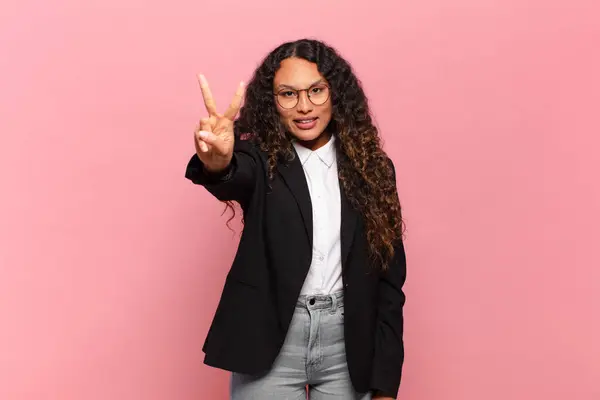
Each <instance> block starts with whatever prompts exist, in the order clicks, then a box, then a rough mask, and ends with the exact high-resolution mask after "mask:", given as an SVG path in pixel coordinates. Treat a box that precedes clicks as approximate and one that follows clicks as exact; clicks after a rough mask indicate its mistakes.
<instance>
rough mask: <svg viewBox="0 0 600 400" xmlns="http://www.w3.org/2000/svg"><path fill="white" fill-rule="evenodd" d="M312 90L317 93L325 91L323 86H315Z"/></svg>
mask: <svg viewBox="0 0 600 400" xmlns="http://www.w3.org/2000/svg"><path fill="white" fill-rule="evenodd" d="M310 91H311V93H315V94H317V93H321V92H322V91H323V88H322V87H321V86H315V87H314V88H312V89H311V90H310Z"/></svg>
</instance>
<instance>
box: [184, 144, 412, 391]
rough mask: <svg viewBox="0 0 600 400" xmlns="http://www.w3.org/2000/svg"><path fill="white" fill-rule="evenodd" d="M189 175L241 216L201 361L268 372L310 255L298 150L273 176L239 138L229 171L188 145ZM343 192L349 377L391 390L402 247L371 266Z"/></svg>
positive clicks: (400, 358) (398, 365)
mask: <svg viewBox="0 0 600 400" xmlns="http://www.w3.org/2000/svg"><path fill="white" fill-rule="evenodd" d="M390 163H391V161H390ZM392 166H393V164H392ZM185 176H186V178H187V179H189V180H191V181H192V182H193V183H195V184H198V185H202V186H204V187H205V188H206V189H207V190H208V191H209V192H210V193H212V194H213V195H214V196H215V197H216V198H217V199H219V200H222V201H224V200H234V201H237V202H238V203H239V204H240V205H241V208H242V210H243V216H244V230H243V232H242V236H241V238H240V243H239V247H238V250H237V254H236V256H235V259H234V261H233V265H232V266H231V269H230V271H229V273H228V275H227V278H226V280H225V285H224V288H223V292H222V295H221V299H220V302H219V305H218V307H217V310H216V313H215V315H214V319H213V322H212V324H211V327H210V329H209V331H208V335H207V337H206V341H205V343H204V346H203V351H204V353H205V359H204V363H205V364H207V365H210V366H213V367H217V368H221V369H225V370H229V371H235V372H241V373H247V374H259V373H264V372H267V371H268V370H269V369H270V367H271V365H272V363H273V361H274V359H275V357H276V356H277V355H278V353H279V349H280V348H281V346H282V344H283V341H284V339H285V336H286V332H287V329H288V326H289V324H290V321H291V319H292V314H293V312H294V307H295V305H296V300H297V298H298V296H299V294H300V290H301V288H302V285H303V283H304V279H305V277H306V274H307V272H308V269H309V267H310V264H311V258H312V229H313V228H312V210H311V201H310V195H309V191H308V186H307V183H306V178H305V176H304V172H303V170H302V166H301V164H300V161H299V160H298V157H297V156H296V158H295V159H294V160H293V161H292V162H291V163H290V164H289V165H287V166H285V165H280V166H278V167H277V174H276V175H275V177H274V179H273V180H272V181H271V182H269V179H268V176H267V159H266V154H265V153H264V152H262V151H261V150H260V149H259V148H258V147H257V146H255V145H253V144H251V142H249V141H246V140H240V139H239V138H238V139H237V140H236V143H235V147H234V155H233V159H232V162H231V164H230V168H229V169H228V171H227V173H226V174H224V175H221V176H219V177H215V176H210V175H207V174H206V173H205V172H204V170H203V165H202V162H201V161H200V159H199V158H198V156H197V155H195V154H194V156H193V157H192V158H191V160H190V161H189V163H188V166H187V170H186V173H185ZM269 183H270V184H271V188H269ZM340 187H341V185H340ZM341 192H342V193H341V201H342V203H341V209H342V218H341V248H342V270H343V281H344V293H345V294H344V304H345V306H344V308H345V313H344V332H345V343H346V356H347V363H348V368H349V371H350V378H351V380H352V383H353V385H354V388H355V389H356V390H357V391H359V392H367V391H370V390H373V391H377V392H379V393H380V394H384V395H387V396H391V397H394V398H395V397H396V395H397V392H398V387H399V385H400V378H401V373H402V365H403V362H404V346H403V306H404V301H405V296H404V293H403V290H402V287H403V285H404V281H405V277H406V259H405V253H404V246H403V244H402V243H400V244H399V245H398V246H397V248H396V256H395V258H394V259H393V261H392V263H391V264H390V268H389V270H388V272H386V273H382V272H379V271H377V270H376V269H374V268H373V267H372V266H371V265H370V262H369V261H368V255H367V240H366V235H365V228H364V223H363V221H362V217H361V216H360V215H359V213H358V212H357V211H355V210H354V209H352V207H351V206H350V203H349V202H348V200H347V198H346V196H345V195H344V193H343V190H341Z"/></svg>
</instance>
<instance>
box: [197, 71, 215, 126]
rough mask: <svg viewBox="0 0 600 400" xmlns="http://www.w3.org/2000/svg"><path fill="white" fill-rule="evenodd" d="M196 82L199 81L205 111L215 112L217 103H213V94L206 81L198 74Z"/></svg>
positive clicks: (213, 113)
mask: <svg viewBox="0 0 600 400" xmlns="http://www.w3.org/2000/svg"><path fill="white" fill-rule="evenodd" d="M198 82H199V83H200V90H202V97H203V98H204V105H205V106H206V111H208V114H209V115H211V116H212V115H216V114H217V105H216V104H215V100H214V98H213V95H212V93H211V91H210V88H209V87H208V81H207V80H206V78H205V77H204V75H202V74H198Z"/></svg>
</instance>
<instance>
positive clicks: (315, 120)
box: [273, 57, 332, 150]
mask: <svg viewBox="0 0 600 400" xmlns="http://www.w3.org/2000/svg"><path fill="white" fill-rule="evenodd" d="M273 86H274V87H273V89H274V91H273V93H276V94H275V103H276V104H277V111H278V112H279V115H280V116H281V122H282V123H283V125H284V126H285V127H286V129H287V131H288V132H289V133H290V134H292V135H293V136H294V137H295V138H296V139H298V141H299V142H300V143H302V144H304V145H305V146H307V147H309V148H312V149H313V150H314V149H317V148H319V147H321V146H322V145H324V144H325V143H327V141H328V140H329V134H328V133H327V132H325V128H327V125H328V124H329V121H331V114H332V105H331V89H330V88H329V86H328V84H327V81H326V80H325V78H324V77H323V76H322V75H321V74H320V73H319V70H318V68H317V64H314V63H311V62H310V61H306V60H304V59H301V58H295V57H292V58H287V59H285V60H283V61H282V62H281V66H280V68H279V70H278V71H277V73H276V74H275V79H274V82H273Z"/></svg>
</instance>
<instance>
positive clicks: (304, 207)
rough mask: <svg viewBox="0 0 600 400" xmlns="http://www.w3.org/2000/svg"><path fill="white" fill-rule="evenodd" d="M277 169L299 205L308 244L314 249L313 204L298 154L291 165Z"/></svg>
mask: <svg viewBox="0 0 600 400" xmlns="http://www.w3.org/2000/svg"><path fill="white" fill-rule="evenodd" d="M277 169H278V170H279V173H280V174H281V177H282V178H283V181H284V182H285V184H286V185H287V186H288V188H289V189H290V191H291V192H292V195H293V196H294V198H295V199H296V203H298V207H299V208H300V213H301V214H302V220H303V221H304V228H305V229H306V235H307V236H308V242H309V244H310V248H311V249H312V245H313V221H312V203H311V201H310V192H309V191H308V184H307V183H306V176H304V170H303V169H302V164H301V163H300V160H299V158H298V154H295V157H294V159H293V160H292V162H291V163H289V164H286V165H282V164H278V166H277Z"/></svg>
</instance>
